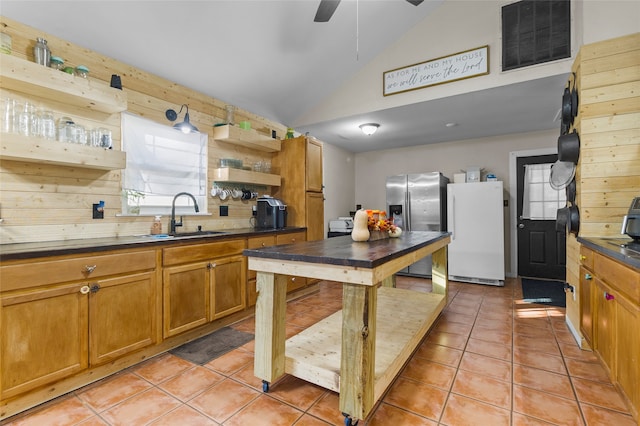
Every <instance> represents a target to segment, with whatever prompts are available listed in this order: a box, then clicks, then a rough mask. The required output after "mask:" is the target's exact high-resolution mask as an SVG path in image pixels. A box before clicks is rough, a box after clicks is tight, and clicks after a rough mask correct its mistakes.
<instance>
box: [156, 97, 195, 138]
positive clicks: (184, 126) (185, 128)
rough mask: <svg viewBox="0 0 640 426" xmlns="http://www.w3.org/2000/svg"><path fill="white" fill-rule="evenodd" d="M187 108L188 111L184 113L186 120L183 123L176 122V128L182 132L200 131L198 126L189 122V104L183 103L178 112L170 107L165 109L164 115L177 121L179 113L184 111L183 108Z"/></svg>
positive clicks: (174, 126) (170, 119)
mask: <svg viewBox="0 0 640 426" xmlns="http://www.w3.org/2000/svg"><path fill="white" fill-rule="evenodd" d="M185 107H186V108H187V112H186V113H185V114H184V121H183V122H182V123H176V124H174V125H173V128H174V129H178V130H180V131H181V132H182V133H193V132H198V128H197V127H196V126H194V125H193V124H191V123H190V122H189V105H187V104H183V105H182V106H181V107H180V111H178V113H176V112H175V111H174V110H172V109H168V110H166V111H165V113H164V115H165V116H166V117H167V120H169V121H175V120H176V118H178V114H180V113H181V112H182V109H183V108H185Z"/></svg>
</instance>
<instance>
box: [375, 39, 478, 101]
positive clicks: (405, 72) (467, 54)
mask: <svg viewBox="0 0 640 426" xmlns="http://www.w3.org/2000/svg"><path fill="white" fill-rule="evenodd" d="M486 74H489V46H482V47H478V48H476V49H471V50H465V51H464V52H459V53H454V54H453V55H449V56H443V57H441V58H436V59H431V60H429V61H426V62H420V63H417V64H413V65H409V66H406V67H402V68H396V69H394V70H391V71H385V72H384V73H383V74H382V93H383V94H384V96H389V95H395V94H397V93H403V92H408V91H410V90H417V89H422V88H424V87H429V86H435V85H437V84H444V83H450V82H452V81H456V80H463V79H465V78H471V77H477V76H479V75H486Z"/></svg>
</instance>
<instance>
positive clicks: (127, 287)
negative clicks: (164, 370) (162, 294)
mask: <svg viewBox="0 0 640 426" xmlns="http://www.w3.org/2000/svg"><path fill="white" fill-rule="evenodd" d="M89 287H90V289H91V290H90V291H91V293H90V294H91V295H90V297H89V336H90V339H89V340H90V341H89V355H90V359H89V363H90V365H92V366H94V365H99V364H103V363H105V362H108V361H112V360H114V359H116V358H119V357H121V356H123V355H126V354H128V353H131V352H133V351H135V350H138V349H141V348H144V347H147V346H150V345H153V344H155V343H157V342H158V340H159V338H158V337H159V336H158V332H157V330H158V322H159V309H158V285H157V279H156V273H155V271H152V272H141V273H138V274H130V275H125V276H121V277H115V278H107V279H103V280H98V281H96V282H91V283H90V284H89Z"/></svg>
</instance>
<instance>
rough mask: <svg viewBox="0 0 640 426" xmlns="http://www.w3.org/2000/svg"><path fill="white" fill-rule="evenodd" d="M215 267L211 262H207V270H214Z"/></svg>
mask: <svg viewBox="0 0 640 426" xmlns="http://www.w3.org/2000/svg"><path fill="white" fill-rule="evenodd" d="M215 267H216V264H215V263H213V262H209V263H207V269H213V268H215Z"/></svg>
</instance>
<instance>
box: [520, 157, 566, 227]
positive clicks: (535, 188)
mask: <svg viewBox="0 0 640 426" xmlns="http://www.w3.org/2000/svg"><path fill="white" fill-rule="evenodd" d="M552 165H553V164H552V163H546V164H525V166H524V167H525V172H524V191H523V197H522V218H523V219H532V220H556V213H557V211H558V209H559V208H561V207H564V206H565V205H566V204H567V194H566V192H565V191H564V190H556V189H553V188H552V187H551V184H550V183H549V179H550V177H551V166H552Z"/></svg>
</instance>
